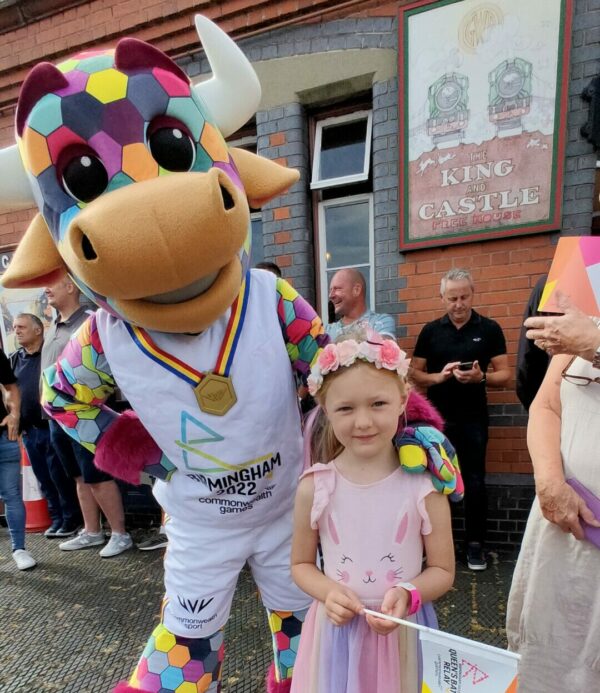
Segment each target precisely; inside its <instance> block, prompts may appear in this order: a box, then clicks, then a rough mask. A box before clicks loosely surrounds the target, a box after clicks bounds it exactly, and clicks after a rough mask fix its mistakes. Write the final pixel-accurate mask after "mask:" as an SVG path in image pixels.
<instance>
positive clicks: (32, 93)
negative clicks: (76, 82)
mask: <svg viewBox="0 0 600 693" xmlns="http://www.w3.org/2000/svg"><path fill="white" fill-rule="evenodd" d="M68 86H69V82H68V81H67V78H66V77H65V76H64V75H63V73H62V72H61V71H60V70H59V69H58V68H57V67H55V66H54V65H52V63H39V64H38V65H36V66H35V67H34V68H33V70H31V72H30V73H29V74H28V75H27V77H26V78H25V81H24V82H23V86H22V87H21V91H20V93H19V103H18V105H17V118H16V121H17V134H18V135H19V137H21V136H22V135H23V130H24V129H25V123H26V121H27V117H28V116H29V114H30V113H31V110H32V109H33V107H34V106H35V104H36V103H37V102H38V101H39V100H40V99H41V98H42V97H43V96H46V94H50V93H52V92H53V91H58V90H59V89H64V88H65V87H68Z"/></svg>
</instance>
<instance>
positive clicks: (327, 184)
mask: <svg viewBox="0 0 600 693" xmlns="http://www.w3.org/2000/svg"><path fill="white" fill-rule="evenodd" d="M365 119H366V121H367V132H366V136H365V158H364V161H363V170H362V172H361V173H353V174H352V175H349V176H338V177H337V178H326V179H320V178H319V164H320V161H321V142H322V138H323V128H326V127H328V126H331V125H340V124H341V123H354V122H356V121H357V120H365ZM372 133H373V111H372V110H369V111H354V112H353V113H348V114H346V115H343V116H335V117H333V118H325V119H323V120H319V121H317V124H316V129H315V147H314V152H313V165H312V179H311V181H310V189H311V190H321V189H322V188H331V187H334V186H336V185H347V184H348V183H356V182H358V181H362V180H367V178H368V177H369V163H370V160H371V141H372Z"/></svg>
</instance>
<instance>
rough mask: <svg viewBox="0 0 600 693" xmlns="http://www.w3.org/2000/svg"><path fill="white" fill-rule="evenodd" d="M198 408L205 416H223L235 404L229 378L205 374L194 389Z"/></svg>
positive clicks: (234, 396) (235, 398)
mask: <svg viewBox="0 0 600 693" xmlns="http://www.w3.org/2000/svg"><path fill="white" fill-rule="evenodd" d="M194 394H195V395H196V399H197V400H198V406H199V407H200V409H202V411H203V412H205V413H206V414H214V415H215V416H224V415H225V414H227V412H228V411H229V410H230V409H231V407H233V405H234V404H235V403H236V402H237V395H236V394H235V390H234V388H233V383H232V381H231V378H229V377H227V376H224V375H217V374H216V373H207V374H206V375H205V376H204V378H202V380H201V381H200V383H199V384H198V385H196V387H195V388H194Z"/></svg>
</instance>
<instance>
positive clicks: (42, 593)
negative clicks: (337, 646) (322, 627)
mask: <svg viewBox="0 0 600 693" xmlns="http://www.w3.org/2000/svg"><path fill="white" fill-rule="evenodd" d="M28 548H29V549H30V550H31V552H32V553H33V554H34V555H35V557H36V558H37V559H38V561H39V565H38V567H37V568H36V569H35V570H33V571H29V572H19V571H18V570H16V568H15V566H14V563H13V561H12V559H11V557H10V552H9V544H8V536H7V535H6V530H2V529H0V624H2V627H3V630H4V637H3V638H0V691H1V692H2V693H31V692H32V691H36V693H37V692H38V691H39V692H46V691H58V692H60V693H106V692H107V691H109V690H110V689H111V686H112V685H113V684H114V683H116V682H117V681H118V680H119V679H120V678H125V677H127V675H128V674H129V673H130V672H131V670H132V668H133V666H134V665H135V662H136V661H137V658H138V656H139V654H140V652H141V650H142V649H143V647H144V645H145V642H146V640H147V637H148V635H149V634H150V632H151V630H152V628H153V627H154V625H155V624H156V622H157V620H158V611H159V607H160V600H161V596H162V554H163V551H162V550H161V551H151V552H141V551H137V550H132V551H128V552H127V553H125V554H123V555H121V556H118V557H115V558H111V559H102V558H100V557H99V556H98V553H97V551H96V550H95V549H89V550H87V551H78V552H74V553H69V554H65V553H64V552H61V551H59V549H58V546H57V542H56V540H48V539H45V538H44V537H43V536H40V535H29V536H28ZM491 563H492V565H491V566H490V568H489V569H488V570H487V571H486V572H484V573H479V574H474V573H472V572H470V571H468V570H467V569H466V568H465V567H464V565H461V564H459V565H458V570H457V580H456V584H455V587H454V589H453V590H452V592H450V594H449V595H447V596H446V597H445V598H444V599H443V600H441V601H440V602H439V604H438V616H439V619H440V626H441V627H442V628H443V629H444V630H448V631H449V632H453V633H457V634H459V635H464V636H467V637H470V638H473V639H477V640H480V641H482V642H487V643H490V644H494V645H500V646H505V640H504V631H503V624H504V616H505V605H506V595H507V592H508V588H509V586H510V576H511V574H512V570H513V568H514V560H511V559H503V560H498V558H497V557H496V556H492V561H491ZM267 632H268V631H267V624H266V619H265V617H264V612H263V610H262V608H261V607H260V605H259V602H258V598H257V596H256V591H255V588H254V585H253V583H252V579H251V577H250V576H249V574H248V573H244V574H243V577H242V580H241V581H240V584H239V587H238V591H237V594H236V598H235V601H234V605H233V611H232V618H231V619H230V622H229V624H228V628H227V653H226V664H225V670H224V677H223V682H224V685H223V691H224V692H225V693H263V691H264V688H263V685H262V679H263V676H264V672H265V671H266V668H267V665H268V663H269V661H270V658H271V653H270V640H269V638H268V637H266V634H267Z"/></svg>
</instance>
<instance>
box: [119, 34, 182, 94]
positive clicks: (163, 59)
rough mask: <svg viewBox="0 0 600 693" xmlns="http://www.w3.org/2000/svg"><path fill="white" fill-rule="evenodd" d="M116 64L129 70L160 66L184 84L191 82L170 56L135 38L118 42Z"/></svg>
mask: <svg viewBox="0 0 600 693" xmlns="http://www.w3.org/2000/svg"><path fill="white" fill-rule="evenodd" d="M115 65H116V66H117V67H118V68H119V70H122V71H127V72H133V71H135V70H148V69H150V68H153V67H159V68H161V69H163V70H165V71H166V72H170V73H172V74H173V75H175V77H177V78H178V79H180V80H181V81H182V82H184V84H187V85H189V83H190V80H189V77H188V76H187V75H186V74H185V72H184V71H183V70H182V69H181V68H180V67H179V66H178V65H177V64H176V63H174V62H173V61H172V60H171V58H169V56H167V55H165V54H164V53H163V52H162V51H159V50H158V48H154V47H153V46H151V45H150V44H149V43H146V42H145V41H140V40H139V39H135V38H124V39H121V40H120V41H119V43H117V47H116V49H115Z"/></svg>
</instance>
